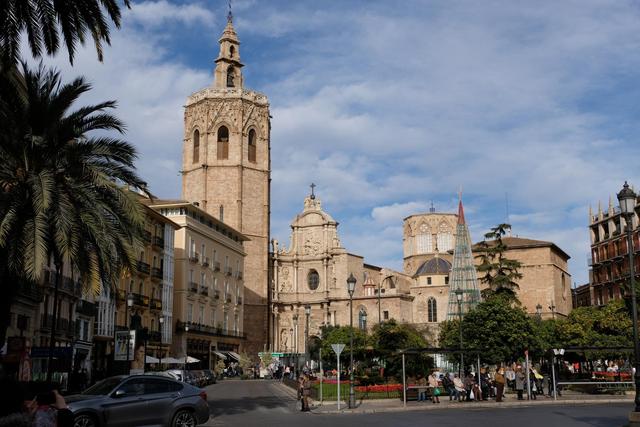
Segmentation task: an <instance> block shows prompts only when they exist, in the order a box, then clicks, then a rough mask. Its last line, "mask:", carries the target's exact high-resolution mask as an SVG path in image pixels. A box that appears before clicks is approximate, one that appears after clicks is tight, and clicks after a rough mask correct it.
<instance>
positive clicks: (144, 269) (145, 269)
mask: <svg viewBox="0 0 640 427" xmlns="http://www.w3.org/2000/svg"><path fill="white" fill-rule="evenodd" d="M136 269H137V270H138V273H144V274H149V271H150V270H151V266H150V265H149V264H147V263H146V262H144V261H138V262H137V263H136Z"/></svg>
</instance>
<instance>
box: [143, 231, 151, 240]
mask: <svg viewBox="0 0 640 427" xmlns="http://www.w3.org/2000/svg"><path fill="white" fill-rule="evenodd" d="M142 240H143V241H144V242H145V243H151V232H149V231H147V230H144V231H143V232H142Z"/></svg>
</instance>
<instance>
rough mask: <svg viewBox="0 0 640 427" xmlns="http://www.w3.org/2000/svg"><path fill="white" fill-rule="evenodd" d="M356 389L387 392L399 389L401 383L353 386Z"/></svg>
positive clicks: (400, 388)
mask: <svg viewBox="0 0 640 427" xmlns="http://www.w3.org/2000/svg"><path fill="white" fill-rule="evenodd" d="M355 390H356V391H359V392H362V393H388V392H392V391H401V390H402V384H380V385H366V386H357V387H355Z"/></svg>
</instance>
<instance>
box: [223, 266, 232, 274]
mask: <svg viewBox="0 0 640 427" xmlns="http://www.w3.org/2000/svg"><path fill="white" fill-rule="evenodd" d="M224 274H226V275H227V276H231V275H232V274H233V270H232V269H231V267H225V268H224Z"/></svg>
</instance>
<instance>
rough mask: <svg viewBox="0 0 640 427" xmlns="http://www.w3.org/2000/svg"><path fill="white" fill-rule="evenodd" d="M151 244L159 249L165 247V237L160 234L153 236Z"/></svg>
mask: <svg viewBox="0 0 640 427" xmlns="http://www.w3.org/2000/svg"><path fill="white" fill-rule="evenodd" d="M151 244H152V245H153V246H155V247H156V248H158V249H164V239H163V238H162V237H160V236H153V241H152V242H151Z"/></svg>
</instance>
